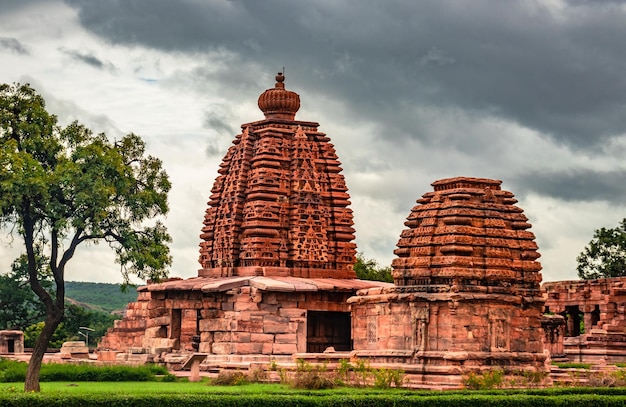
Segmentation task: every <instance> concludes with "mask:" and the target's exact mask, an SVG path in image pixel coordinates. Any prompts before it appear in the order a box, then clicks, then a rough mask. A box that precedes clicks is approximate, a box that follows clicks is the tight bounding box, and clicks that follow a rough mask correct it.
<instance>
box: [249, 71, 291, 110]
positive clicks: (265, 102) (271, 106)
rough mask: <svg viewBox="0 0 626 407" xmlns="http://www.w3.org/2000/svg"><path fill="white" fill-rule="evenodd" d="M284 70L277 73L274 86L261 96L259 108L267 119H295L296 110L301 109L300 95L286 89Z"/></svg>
mask: <svg viewBox="0 0 626 407" xmlns="http://www.w3.org/2000/svg"><path fill="white" fill-rule="evenodd" d="M283 72H284V70H283ZM283 72H278V74H277V75H276V84H275V85H274V87H273V88H271V89H268V90H266V91H265V92H263V93H262V94H261V96H259V102H258V103H259V108H260V109H261V111H262V112H263V114H265V118H266V119H270V118H272V119H284V120H295V117H296V112H297V111H298V109H300V96H298V94H297V93H296V92H291V91H289V90H286V89H285V84H284V83H283V81H284V80H285V75H283Z"/></svg>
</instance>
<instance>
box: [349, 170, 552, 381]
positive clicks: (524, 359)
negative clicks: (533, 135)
mask: <svg viewBox="0 0 626 407" xmlns="http://www.w3.org/2000/svg"><path fill="white" fill-rule="evenodd" d="M500 183H501V182H500V181H497V180H490V179H481V178H465V177H458V178H450V179H444V180H440V181H436V182H434V183H433V184H432V185H433V187H434V191H431V192H428V193H426V194H424V195H423V196H422V198H421V199H419V200H418V201H417V203H418V205H417V206H415V207H414V208H413V209H412V210H411V213H410V214H409V216H408V218H407V221H406V222H405V225H406V226H407V229H405V230H404V231H403V232H402V234H401V236H400V240H399V241H398V245H397V246H398V248H397V249H396V250H395V254H396V255H397V257H396V258H395V259H394V260H393V263H392V267H393V276H394V282H395V286H394V287H391V288H373V289H368V290H362V291H359V292H358V294H357V296H355V297H352V298H350V299H349V300H348V302H350V303H351V304H352V314H353V320H354V321H355V324H354V349H355V354H356V355H357V356H359V357H367V358H369V359H370V360H372V361H380V362H393V361H396V362H397V361H402V362H403V363H406V364H407V365H413V367H414V368H415V369H417V367H415V366H419V367H420V368H421V372H423V374H424V375H425V376H424V381H429V382H441V383H455V382H456V383H459V382H460V381H461V377H462V375H463V374H464V373H466V372H468V371H470V370H481V369H486V368H494V367H496V366H499V367H502V368H503V369H505V370H507V371H509V372H512V371H514V370H531V371H546V367H545V366H544V361H545V359H546V355H544V353H543V345H542V335H543V331H542V329H541V312H542V306H543V298H542V294H541V288H540V282H541V274H540V270H541V265H540V264H539V262H538V261H537V258H539V253H537V245H536V243H535V241H534V239H535V237H534V235H533V234H532V233H531V232H530V231H528V229H529V228H530V226H531V225H530V224H529V223H528V219H527V218H526V216H524V214H523V213H522V212H523V211H522V209H520V208H519V207H517V206H515V203H516V202H517V200H515V199H514V196H513V194H512V193H510V192H508V191H503V190H502V189H501V188H500ZM407 369H409V368H408V367H407ZM418 370H419V369H418Z"/></svg>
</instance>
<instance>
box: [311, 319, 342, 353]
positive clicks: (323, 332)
mask: <svg viewBox="0 0 626 407" xmlns="http://www.w3.org/2000/svg"><path fill="white" fill-rule="evenodd" d="M306 332H307V334H306V351H307V352H309V353H321V352H324V351H325V350H326V348H328V347H330V346H332V347H334V348H335V350H336V351H350V350H352V335H351V332H352V328H351V320H350V313H349V312H331V311H308V312H307V329H306Z"/></svg>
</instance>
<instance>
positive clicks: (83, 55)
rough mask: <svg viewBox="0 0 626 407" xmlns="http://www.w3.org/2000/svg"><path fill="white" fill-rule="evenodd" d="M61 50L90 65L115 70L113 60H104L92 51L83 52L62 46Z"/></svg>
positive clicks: (75, 59)
mask: <svg viewBox="0 0 626 407" xmlns="http://www.w3.org/2000/svg"><path fill="white" fill-rule="evenodd" d="M59 51H61V52H62V53H64V54H65V55H67V56H69V57H70V58H72V59H73V60H74V61H77V62H80V63H83V64H86V65H90V66H92V67H94V68H97V69H103V70H109V71H115V66H114V65H113V64H112V63H111V62H107V61H103V60H101V59H99V58H98V57H96V56H95V55H93V54H92V53H91V52H82V51H78V50H74V49H67V48H60V49H59Z"/></svg>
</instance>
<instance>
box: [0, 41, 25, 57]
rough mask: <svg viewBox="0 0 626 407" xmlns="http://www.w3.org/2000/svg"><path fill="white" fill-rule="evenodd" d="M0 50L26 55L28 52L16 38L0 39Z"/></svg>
mask: <svg viewBox="0 0 626 407" xmlns="http://www.w3.org/2000/svg"><path fill="white" fill-rule="evenodd" d="M0 49H7V50H9V51H11V52H15V53H16V54H21V55H28V54H29V52H28V50H27V49H26V47H25V46H24V45H22V43H21V42H19V41H18V40H17V39H16V38H7V37H0Z"/></svg>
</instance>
